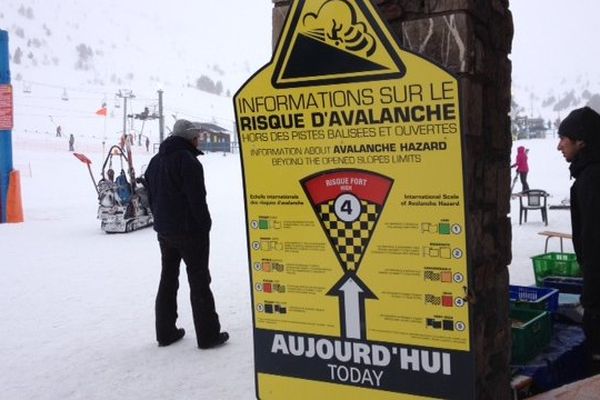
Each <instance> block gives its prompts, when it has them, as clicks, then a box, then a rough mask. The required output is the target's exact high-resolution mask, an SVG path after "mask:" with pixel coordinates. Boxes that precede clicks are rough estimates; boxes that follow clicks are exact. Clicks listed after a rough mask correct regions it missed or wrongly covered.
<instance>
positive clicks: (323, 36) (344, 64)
mask: <svg viewBox="0 0 600 400" xmlns="http://www.w3.org/2000/svg"><path fill="white" fill-rule="evenodd" d="M365 3H367V2H361V1H351V0H324V1H306V0H299V1H297V2H296V3H295V8H292V10H290V13H291V14H290V16H289V18H290V20H291V23H288V24H286V28H285V29H287V30H285V31H284V32H283V33H282V40H283V41H282V45H281V46H280V48H279V49H278V52H277V55H276V57H277V62H276V66H275V71H274V74H273V78H272V83H273V86H274V87H276V88H285V87H301V86H313V85H324V84H332V83H341V82H359V81H373V80H380V79H396V78H401V77H402V76H404V74H405V73H406V68H405V66H404V63H403V62H402V60H401V59H400V57H399V55H398V51H397V46H394V45H393V44H392V41H394V38H393V37H392V36H390V35H389V34H385V33H384V32H387V29H386V30H384V29H381V26H382V25H383V24H384V22H383V21H382V19H381V18H380V17H379V16H378V14H377V12H376V11H375V10H374V8H373V6H372V5H370V4H369V5H367V4H365ZM290 26H293V27H295V28H296V29H295V30H291V29H290V28H289V27H290Z"/></svg>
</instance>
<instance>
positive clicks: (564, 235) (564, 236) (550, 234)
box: [538, 231, 573, 253]
mask: <svg viewBox="0 0 600 400" xmlns="http://www.w3.org/2000/svg"><path fill="white" fill-rule="evenodd" d="M538 235H542V236H546V244H545V245H544V253H547V252H548V241H549V240H550V238H554V237H555V238H559V239H560V252H561V253H562V252H563V239H572V238H573V235H571V234H570V233H563V232H553V231H542V232H538Z"/></svg>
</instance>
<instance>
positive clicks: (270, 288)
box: [263, 282, 273, 293]
mask: <svg viewBox="0 0 600 400" xmlns="http://www.w3.org/2000/svg"><path fill="white" fill-rule="evenodd" d="M272 291H273V286H272V284H271V283H270V282H265V283H263V292H265V293H271V292H272Z"/></svg>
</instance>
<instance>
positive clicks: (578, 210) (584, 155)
mask: <svg viewBox="0 0 600 400" xmlns="http://www.w3.org/2000/svg"><path fill="white" fill-rule="evenodd" d="M558 135H559V137H560V142H559V143H558V150H560V151H561V152H562V153H563V156H564V157H565V159H566V160H567V161H568V162H570V163H571V165H570V170H571V176H572V177H573V178H575V182H574V183H573V186H571V227H572V229H573V246H574V248H575V254H576V255H577V262H579V265H580V266H581V268H582V271H583V292H582V295H581V305H582V306H583V309H584V314H583V329H584V332H585V336H586V344H587V347H588V352H587V354H589V360H588V361H589V371H590V373H592V374H597V373H600V115H598V113H597V112H595V111H594V110H592V109H591V108H589V107H583V108H579V109H576V110H573V111H572V112H571V113H570V114H569V115H568V116H567V117H566V118H565V119H564V121H562V123H561V124H560V126H559V128H558Z"/></svg>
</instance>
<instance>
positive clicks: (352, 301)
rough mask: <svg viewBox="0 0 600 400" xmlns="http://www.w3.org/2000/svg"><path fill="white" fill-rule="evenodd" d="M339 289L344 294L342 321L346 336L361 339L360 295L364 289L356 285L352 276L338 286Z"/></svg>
mask: <svg viewBox="0 0 600 400" xmlns="http://www.w3.org/2000/svg"><path fill="white" fill-rule="evenodd" d="M340 291H341V292H343V294H344V317H345V318H344V321H345V325H346V337H348V338H350V339H362V337H361V336H362V335H361V329H360V321H361V320H362V318H361V312H363V311H364V310H362V307H361V301H360V297H361V294H362V293H364V291H363V290H362V289H361V288H360V286H358V284H357V283H356V282H354V279H352V277H351V276H350V277H348V280H347V281H346V282H344V284H343V285H342V286H341V287H340Z"/></svg>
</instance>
